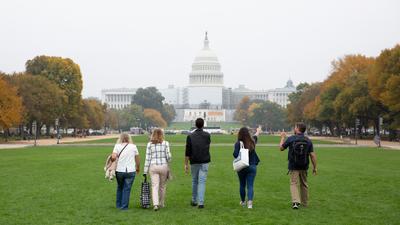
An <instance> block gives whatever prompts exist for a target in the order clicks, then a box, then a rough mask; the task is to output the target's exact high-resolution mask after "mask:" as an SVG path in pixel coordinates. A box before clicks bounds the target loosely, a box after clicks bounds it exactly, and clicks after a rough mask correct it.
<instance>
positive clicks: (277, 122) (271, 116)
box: [249, 101, 289, 131]
mask: <svg viewBox="0 0 400 225" xmlns="http://www.w3.org/2000/svg"><path fill="white" fill-rule="evenodd" d="M249 115H250V117H249V125H250V126H252V127H256V126H258V125H262V126H263V127H265V128H266V129H267V130H273V131H277V130H282V129H288V127H289V126H288V124H287V123H286V118H287V115H286V111H285V109H283V108H282V107H281V106H280V105H278V104H276V103H273V102H270V101H263V102H261V103H253V104H251V105H250V107H249Z"/></svg>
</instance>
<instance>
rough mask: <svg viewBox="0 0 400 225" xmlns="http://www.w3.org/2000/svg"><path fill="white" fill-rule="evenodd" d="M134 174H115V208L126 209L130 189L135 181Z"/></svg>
mask: <svg viewBox="0 0 400 225" xmlns="http://www.w3.org/2000/svg"><path fill="white" fill-rule="evenodd" d="M135 174H136V173H135V172H131V173H124V172H116V177H117V208H118V209H128V206H129V197H130V195H131V188H132V184H133V181H134V180H135Z"/></svg>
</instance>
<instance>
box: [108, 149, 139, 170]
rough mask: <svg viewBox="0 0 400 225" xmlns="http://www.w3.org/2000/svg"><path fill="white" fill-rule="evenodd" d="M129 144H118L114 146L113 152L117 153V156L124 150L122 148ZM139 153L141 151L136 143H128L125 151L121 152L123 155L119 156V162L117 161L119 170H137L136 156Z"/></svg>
mask: <svg viewBox="0 0 400 225" xmlns="http://www.w3.org/2000/svg"><path fill="white" fill-rule="evenodd" d="M125 145H127V143H121V144H116V145H115V146H114V150H113V153H116V154H117V156H118V155H119V153H120V152H121V151H122V149H123V148H124V147H125ZM137 155H139V151H138V149H137V147H136V145H134V144H128V146H126V148H125V149H124V151H123V152H122V153H121V155H120V156H119V158H118V163H117V169H116V171H117V172H127V173H131V172H135V171H136V170H135V167H136V162H135V156H137Z"/></svg>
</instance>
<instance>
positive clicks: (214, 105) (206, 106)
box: [101, 32, 296, 122]
mask: <svg viewBox="0 0 400 225" xmlns="http://www.w3.org/2000/svg"><path fill="white" fill-rule="evenodd" d="M136 90H137V88H117V89H104V90H102V91H101V100H102V102H103V103H107V104H108V106H109V107H110V108H114V109H122V108H124V107H126V106H128V105H130V104H131V102H132V101H133V96H134V95H135V93H136ZM159 91H160V92H161V94H162V95H163V96H164V98H165V100H164V101H165V102H166V103H168V104H172V105H174V107H175V110H176V114H177V115H176V118H175V121H177V122H182V121H193V120H195V119H196V118H198V117H206V120H207V121H215V122H229V121H233V115H234V112H235V108H236V106H237V104H238V103H239V102H240V100H241V99H242V98H243V97H245V96H248V97H249V98H250V99H252V100H255V99H259V100H269V101H271V102H275V103H277V104H279V105H281V106H282V107H286V105H287V104H288V103H289V102H288V95H289V94H290V93H292V92H295V91H296V87H295V86H294V85H293V82H292V81H291V80H290V79H289V80H288V81H287V83H286V86H285V87H283V88H276V89H272V90H250V89H248V88H246V87H245V86H244V85H239V87H238V88H227V87H224V74H223V73H222V71H221V64H220V63H219V61H218V58H217V55H216V54H215V53H214V52H213V51H212V50H211V49H210V47H209V40H208V37H207V32H206V35H205V39H204V47H203V49H202V50H200V52H199V53H198V54H197V55H196V57H195V59H194V62H193V64H192V71H191V72H190V74H189V85H188V86H187V87H175V86H173V85H169V86H168V87H167V88H164V89H159Z"/></svg>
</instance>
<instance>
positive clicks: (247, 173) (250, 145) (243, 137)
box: [233, 127, 261, 209]
mask: <svg viewBox="0 0 400 225" xmlns="http://www.w3.org/2000/svg"><path fill="white" fill-rule="evenodd" d="M260 132H261V128H260V127H258V128H257V132H256V133H255V135H254V136H253V137H251V135H250V131H249V129H248V128H246V127H242V128H241V129H240V130H239V133H238V140H237V142H236V143H235V150H234V151H233V157H235V158H237V157H238V156H239V152H240V142H243V145H244V148H246V149H248V150H249V166H248V167H246V168H244V169H242V170H240V171H239V172H238V177H239V182H240V199H241V201H240V205H241V206H243V207H244V206H246V201H245V198H246V184H247V208H249V209H252V208H253V195H254V192H253V184H254V179H255V178H256V173H257V165H258V163H259V162H260V159H259V158H258V156H257V153H256V143H257V139H258V135H259V134H260Z"/></svg>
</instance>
